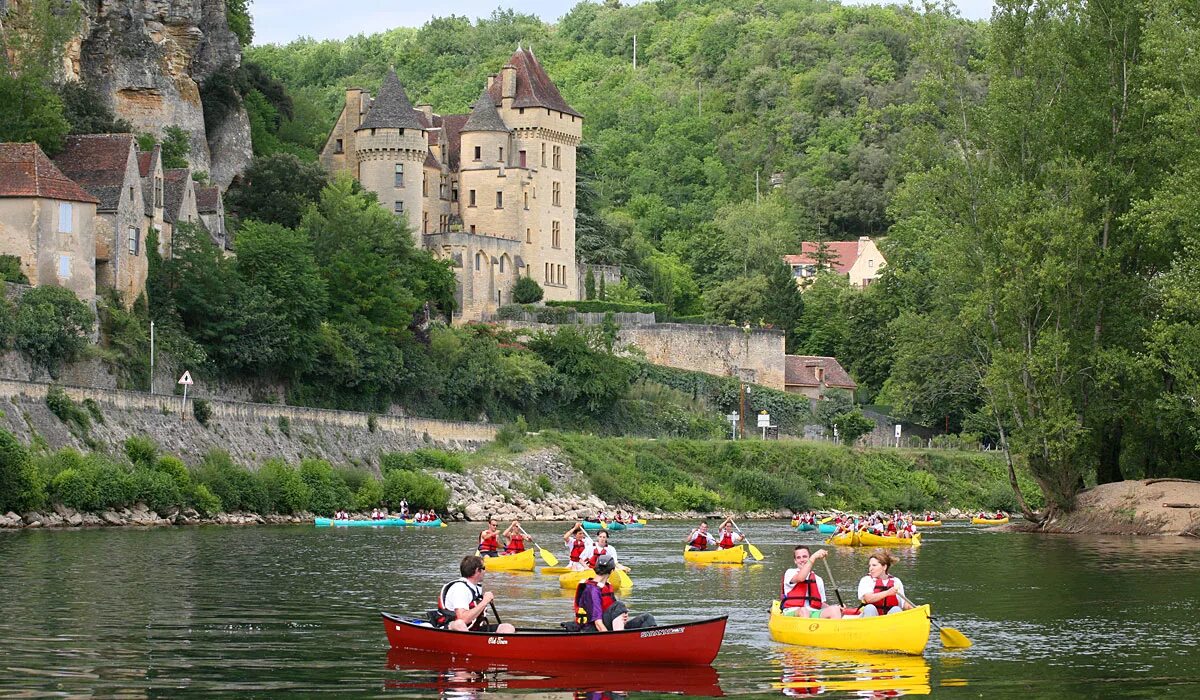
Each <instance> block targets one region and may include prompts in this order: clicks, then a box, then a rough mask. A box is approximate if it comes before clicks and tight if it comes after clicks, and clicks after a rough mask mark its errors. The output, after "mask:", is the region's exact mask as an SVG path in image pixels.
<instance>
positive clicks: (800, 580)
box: [779, 545, 842, 620]
mask: <svg viewBox="0 0 1200 700" xmlns="http://www.w3.org/2000/svg"><path fill="white" fill-rule="evenodd" d="M793 556H794V559H793V560H794V561H795V562H796V566H795V567H794V568H791V569H788V570H787V571H786V572H784V574H783V588H782V591H781V593H780V596H779V612H780V613H782V614H784V615H788V616H794V617H814V618H824V619H826V620H836V619H838V618H840V617H841V616H842V608H841V606H839V605H828V604H826V602H825V582H824V581H822V580H821V577H820V576H817V575H816V574H814V573H813V571H812V567H813V564H814V563H816V561H817V560H818V559H824V558H825V557H827V556H829V552H827V551H825V550H824V549H818V550H817V551H816V552H813V553H812V555H811V556H810V555H809V552H808V547H805V546H804V545H800V546H798V547H796V549H795V550H794V553H793Z"/></svg>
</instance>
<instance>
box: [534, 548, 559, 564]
mask: <svg viewBox="0 0 1200 700" xmlns="http://www.w3.org/2000/svg"><path fill="white" fill-rule="evenodd" d="M538 554H540V555H542V561H544V562H546V566H558V557H556V556H554V555H553V554H551V553H550V552H547V551H546V550H545V549H542V548H541V547H538Z"/></svg>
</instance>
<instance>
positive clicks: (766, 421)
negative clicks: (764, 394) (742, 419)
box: [758, 411, 771, 440]
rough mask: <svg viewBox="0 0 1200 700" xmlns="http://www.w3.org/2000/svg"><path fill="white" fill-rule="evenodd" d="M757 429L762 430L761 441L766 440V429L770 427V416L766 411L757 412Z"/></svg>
mask: <svg viewBox="0 0 1200 700" xmlns="http://www.w3.org/2000/svg"><path fill="white" fill-rule="evenodd" d="M758 427H760V428H762V439H763V440H766V439H767V428H770V427H771V414H770V413H767V412H766V411H759V412H758Z"/></svg>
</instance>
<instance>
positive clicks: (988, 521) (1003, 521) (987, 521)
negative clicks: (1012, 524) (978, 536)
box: [971, 517, 1008, 525]
mask: <svg viewBox="0 0 1200 700" xmlns="http://www.w3.org/2000/svg"><path fill="white" fill-rule="evenodd" d="M971 524H972V525H1007V524H1008V518H1007V517H1004V518H999V519H997V518H971Z"/></svg>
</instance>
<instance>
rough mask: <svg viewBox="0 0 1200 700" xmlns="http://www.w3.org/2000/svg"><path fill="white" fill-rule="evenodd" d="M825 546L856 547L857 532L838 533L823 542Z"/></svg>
mask: <svg viewBox="0 0 1200 700" xmlns="http://www.w3.org/2000/svg"><path fill="white" fill-rule="evenodd" d="M825 544H836V545H841V546H843V547H857V546H859V545H858V533H857V532H839V533H837V534H836V535H833V536H832V537H830V538H829V539H827V540H825Z"/></svg>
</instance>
